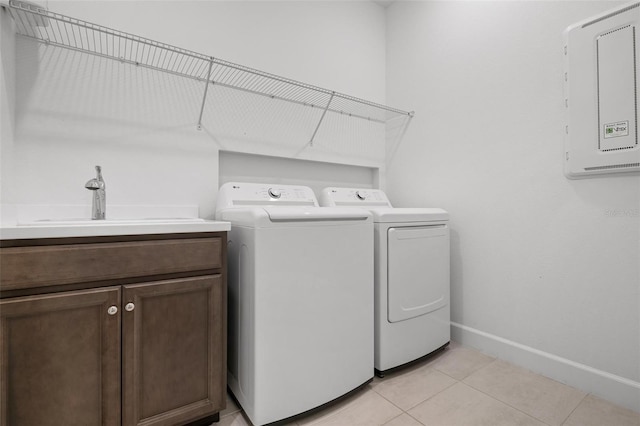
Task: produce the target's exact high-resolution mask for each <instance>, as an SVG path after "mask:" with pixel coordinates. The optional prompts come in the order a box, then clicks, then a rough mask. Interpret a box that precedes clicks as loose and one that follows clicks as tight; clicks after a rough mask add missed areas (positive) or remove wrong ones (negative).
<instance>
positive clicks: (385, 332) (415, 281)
mask: <svg viewBox="0 0 640 426" xmlns="http://www.w3.org/2000/svg"><path fill="white" fill-rule="evenodd" d="M320 205H322V206H329V207H336V206H341V207H359V208H362V209H367V210H369V211H370V212H371V213H372V214H373V220H374V229H375V238H374V241H375V242H374V247H375V274H374V275H375V278H374V280H375V361H374V365H375V369H376V372H377V373H378V375H380V376H383V375H384V372H385V371H387V370H390V369H393V368H396V367H399V366H402V365H404V364H407V363H409V362H412V361H415V360H417V359H419V358H421V357H423V356H425V355H428V354H430V353H432V352H434V351H436V350H438V349H440V348H441V347H443V346H446V345H447V344H448V343H449V340H450V337H451V331H450V307H449V291H450V290H449V289H450V282H449V227H448V220H449V215H448V213H447V212H446V211H444V210H442V209H436V208H393V207H392V206H391V203H390V202H389V199H388V198H387V196H386V195H385V193H384V192H383V191H381V190H377V189H356V188H325V189H324V190H323V191H322V193H321V195H320Z"/></svg>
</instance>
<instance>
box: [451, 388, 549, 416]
mask: <svg viewBox="0 0 640 426" xmlns="http://www.w3.org/2000/svg"><path fill="white" fill-rule="evenodd" d="M462 384H464V385H466V386H469V387H470V388H471V389H474V390H476V391H478V392H480V393H481V394H483V395H485V396H487V397H489V398H491V399H493V400H494V401H498V402H499V403H500V404H504V405H506V406H507V407H510V408H513V409H514V410H516V411H517V412H519V413H522V414H524V415H525V416H527V417H530V418H532V419H534V420H537V421H539V422H541V423H543V424H545V425H547V426H562V423H560V425H552V424H550V423H547V422H546V421H544V420H542V419H539V418H537V417H536V416H533V415H531V414H529V413H525V412H524V411H522V410H521V409H519V408H517V407H514V406H513V405H511V404H509V403H508V402H506V401H503V400H501V399H499V398H497V397H495V396H493V395H491V394H489V393H487V392H485V391H483V390H482V389H478V388H476V387H475V386H473V385H471V384H469V383H467V382H464V381H462Z"/></svg>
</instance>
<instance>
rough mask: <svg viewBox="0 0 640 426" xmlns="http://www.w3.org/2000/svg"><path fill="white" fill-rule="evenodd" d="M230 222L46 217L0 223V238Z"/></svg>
mask: <svg viewBox="0 0 640 426" xmlns="http://www.w3.org/2000/svg"><path fill="white" fill-rule="evenodd" d="M230 229H231V224H230V223H229V222H221V221H212V220H205V219H199V218H149V219H105V220H91V219H80V218H75V219H62V220H61V219H50V220H48V219H43V220H34V221H28V222H27V221H24V222H18V223H17V224H15V225H13V226H2V227H0V239H2V240H8V239H24V238H66V237H98V236H108V235H142V234H173V233H200V232H221V231H229V230H230Z"/></svg>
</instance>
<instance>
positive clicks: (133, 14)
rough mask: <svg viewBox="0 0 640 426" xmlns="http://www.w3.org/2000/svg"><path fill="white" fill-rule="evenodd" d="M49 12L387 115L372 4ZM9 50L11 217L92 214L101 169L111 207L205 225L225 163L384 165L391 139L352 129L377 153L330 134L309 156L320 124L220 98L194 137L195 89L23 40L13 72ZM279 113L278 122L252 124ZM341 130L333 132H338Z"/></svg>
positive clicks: (108, 5) (380, 41)
mask: <svg viewBox="0 0 640 426" xmlns="http://www.w3.org/2000/svg"><path fill="white" fill-rule="evenodd" d="M41 3H46V4H47V6H48V8H49V9H50V10H51V11H53V12H57V13H61V14H63V15H68V16H72V17H74V18H79V19H83V20H87V21H89V22H93V23H97V24H100V25H104V26H106V27H110V28H115V29H118V30H121V31H125V32H130V33H133V34H137V35H140V36H143V37H148V38H152V39H155V40H158V41H161V42H165V43H168V44H172V45H175V46H179V47H182V48H186V49H190V50H194V51H196V52H200V53H204V54H207V55H212V56H215V57H218V58H221V59H225V60H229V61H233V62H237V63H241V64H243V65H246V66H250V67H254V68H257V69H261V70H263V71H267V72H270V73H275V74H280V75H282V76H285V77H289V78H292V79H296V80H300V81H303V82H305V83H309V84H313V85H317V86H320V87H325V88H328V89H331V90H336V91H339V92H343V93H347V94H350V95H353V96H357V97H361V98H364V99H368V100H371V101H374V102H380V103H384V101H385V99H384V95H385V66H384V64H385V31H384V28H385V27H384V26H385V16H384V10H383V9H382V8H381V7H379V6H377V5H375V4H373V3H370V2H350V1H344V2H341V1H338V2H288V1H284V2H265V1H259V2H244V1H243V2H237V1H165V2H162V1H160V2H155V1H123V2H120V1H75V2H74V1H69V2H67V1H64V2H63V1H48V2H44V1H43V2H41ZM0 13H2V19H3V22H2V23H3V25H2V26H3V29H2V32H3V40H4V39H5V38H6V39H11V40H12V39H13V37H9V36H10V35H11V32H10V31H9V30H8V29H7V27H8V26H9V25H5V24H6V23H9V24H11V20H10V19H8V18H7V16H6V12H5V11H4V10H3V9H2V11H1V12H0ZM5 34H7V35H8V36H7V37H4V35H5ZM12 46H13V45H12V44H9V46H8V47H7V46H6V45H5V43H4V42H3V47H2V59H3V63H2V65H3V67H2V68H3V70H4V72H3V73H2V78H3V81H6V83H4V84H3V86H4V87H5V88H8V90H9V91H12V90H13V89H14V88H15V92H16V96H15V98H16V101H15V103H8V105H6V107H5V105H4V102H5V98H4V97H3V109H2V115H3V117H2V119H3V133H2V148H1V151H0V153H1V154H2V158H3V161H4V159H10V162H11V166H12V167H6V163H7V162H4V163H3V172H2V178H3V188H2V194H1V196H2V199H1V201H2V204H4V205H6V204H52V203H54V204H70V205H79V204H85V205H87V204H89V203H90V200H91V194H90V193H89V191H87V190H86V189H84V183H85V182H86V181H87V180H88V179H90V178H91V177H93V174H94V170H93V166H94V165H96V164H100V165H101V166H102V167H103V175H104V177H105V180H106V182H107V204H108V206H109V205H115V204H117V205H151V206H160V205H165V204H178V205H197V206H199V208H200V216H201V217H208V218H210V217H212V216H213V212H214V207H215V197H216V192H217V188H218V186H219V185H218V151H219V150H220V149H224V150H226V151H239V152H251V153H256V154H268V155H280V156H283V157H288V158H301V159H307V160H318V161H334V162H343V163H344V162H346V163H348V162H355V163H358V162H360V163H362V164H364V165H367V166H371V165H375V164H379V163H381V161H382V160H383V159H381V155H380V153H382V155H384V126H383V125H378V126H377V127H375V126H374V127H372V128H373V131H371V130H370V129H369V130H367V129H364V130H362V129H360V128H357V127H358V126H362V124H355V125H354V126H355V127H356V131H359V132H361V134H362V135H363V136H364V137H365V138H368V137H369V136H371V135H373V139H374V141H373V146H374V149H373V151H369V150H367V149H363V147H362V146H361V145H360V144H351V145H348V144H345V145H341V142H340V141H338V142H337V143H334V141H332V140H331V136H327V133H326V131H327V130H326V129H329V130H331V128H330V127H328V126H324V127H323V128H322V130H321V132H319V137H318V138H319V142H318V143H317V144H316V145H315V146H314V147H313V148H311V147H308V146H306V143H307V142H308V137H309V135H310V133H305V132H308V131H309V129H308V128H305V129H302V130H300V129H299V128H298V127H296V126H295V123H298V122H301V121H302V120H303V119H306V120H308V122H314V123H315V121H314V120H315V118H314V116H309V115H308V114H307V115H305V113H304V112H303V113H302V114H300V113H299V112H292V113H291V112H290V111H289V110H287V108H290V107H282V106H280V107H276V106H273V105H270V104H266V103H265V104H264V105H260V107H259V108H256V107H252V106H248V105H249V104H247V103H244V104H243V103H242V102H241V101H242V99H240V98H238V97H237V96H236V97H235V98H234V97H233V95H229V94H228V93H226V92H224V91H223V90H222V89H219V88H215V87H213V88H210V90H209V96H208V98H207V105H206V109H205V117H204V121H203V127H204V129H203V130H202V131H197V130H196V123H197V119H198V115H199V112H200V105H201V102H202V93H203V90H204V87H203V85H202V84H201V83H199V82H196V81H191V80H188V79H183V78H179V77H175V76H171V75H168V74H163V73H158V72H154V71H150V70H147V69H144V68H141V67H135V66H131V65H128V64H122V63H119V62H117V61H111V60H108V59H102V58H98V57H96V56H92V55H86V54H82V53H77V52H73V51H70V50H66V49H61V48H57V47H53V46H45V45H43V44H38V43H35V42H33V41H31V40H28V39H25V38H23V37H19V36H18V37H16V44H15V52H16V54H15V56H16V57H15V59H14V58H13V53H12ZM7 69H8V70H9V71H7ZM12 70H15V73H14V71H12ZM14 74H15V76H14ZM262 102H265V101H262ZM274 105H275V103H274ZM277 108H280V110H279V111H276V109H277ZM299 109H300V108H299ZM274 111H275V113H274ZM271 113H274V115H276V116H277V117H276V118H278V119H279V120H280V121H276V119H273V118H269V119H268V120H264V119H263V122H260V123H256V122H257V121H258V120H259V119H260V117H271V116H270V115H269V114H271ZM289 113H291V115H287V114H289ZM278 114H279V115H278ZM296 114H298V115H296ZM14 119H15V120H14ZM340 120H341V119H340ZM340 120H338V122H334V123H333V124H331V125H332V126H339V125H342V124H341V123H342V122H341V121H340ZM351 121H352V122H354V120H351ZM360 121H362V122H364V120H360ZM5 123H11V124H15V133H12V132H11V133H10V132H8V131H7V132H5V130H4V129H5V127H7V126H5V125H4V124H5ZM289 125H290V127H291V128H292V129H293V130H290V129H288V127H289ZM260 126H262V127H260ZM310 130H311V131H312V130H313V127H311V128H310ZM282 132H284V135H282ZM287 132H289V133H287ZM323 132H325V133H324V134H323ZM305 138H307V139H305ZM323 138H324V139H323ZM332 144H333V145H332ZM329 171H330V170H329ZM8 188H10V189H11V190H8Z"/></svg>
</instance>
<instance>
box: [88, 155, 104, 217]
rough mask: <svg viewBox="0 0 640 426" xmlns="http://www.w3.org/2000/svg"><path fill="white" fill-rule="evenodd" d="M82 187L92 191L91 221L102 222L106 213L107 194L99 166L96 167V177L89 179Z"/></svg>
mask: <svg viewBox="0 0 640 426" xmlns="http://www.w3.org/2000/svg"><path fill="white" fill-rule="evenodd" d="M84 187H85V188H87V189H89V190H91V191H93V205H92V209H91V219H92V220H104V219H105V217H106V216H105V213H106V211H107V192H106V185H105V184H104V180H103V179H102V168H101V167H100V166H96V177H95V178H93V179H90V180H89V181H88V182H87V183H86V184H85V185H84Z"/></svg>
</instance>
